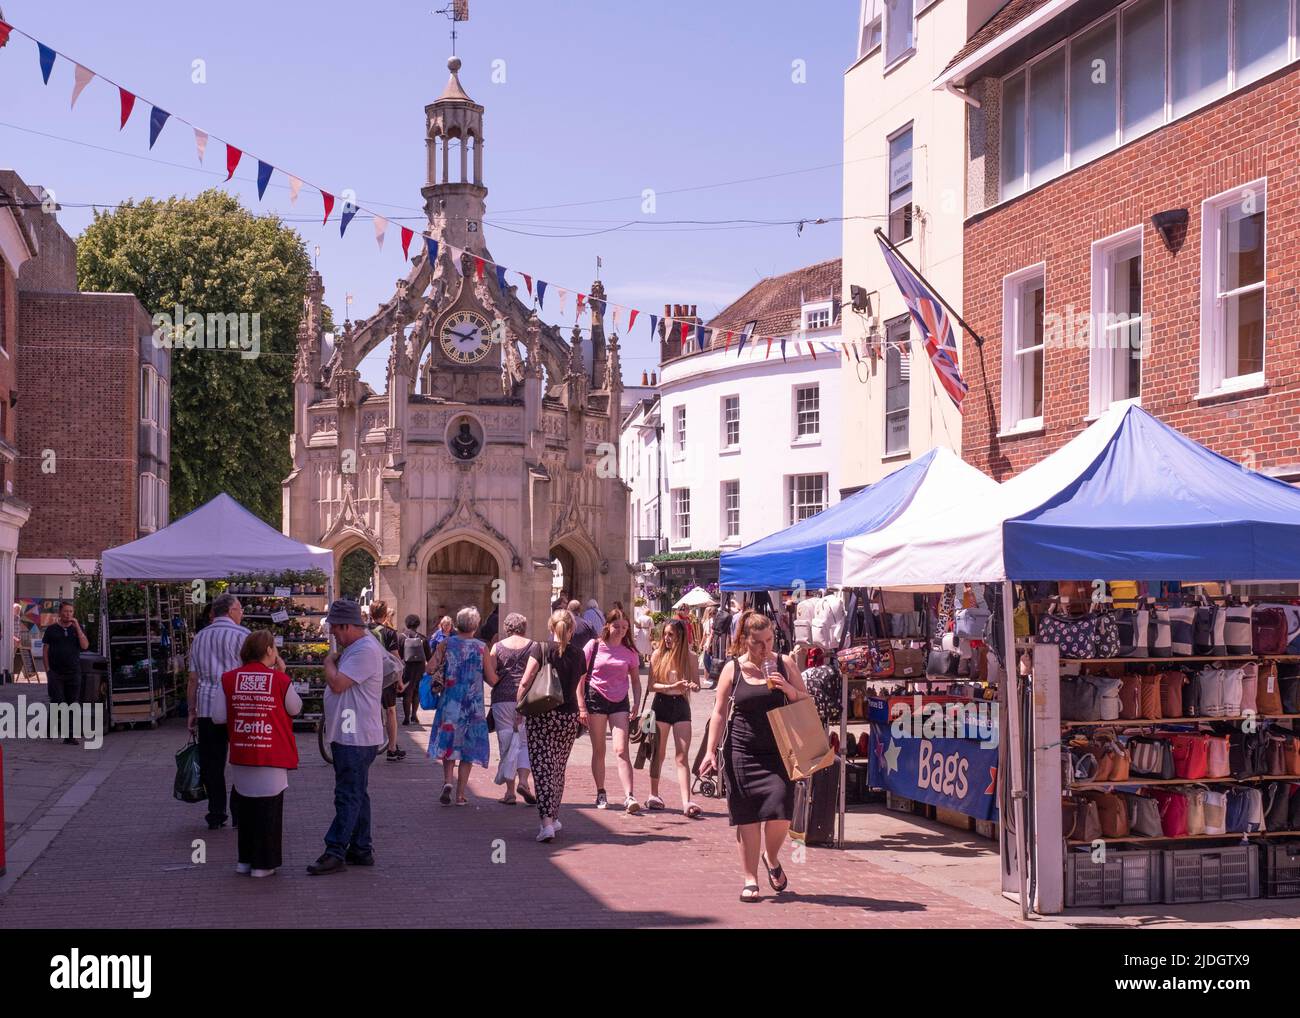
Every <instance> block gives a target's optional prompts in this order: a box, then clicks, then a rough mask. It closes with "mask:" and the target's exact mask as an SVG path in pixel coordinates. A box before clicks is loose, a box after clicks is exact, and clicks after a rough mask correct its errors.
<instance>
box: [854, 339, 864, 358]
mask: <svg viewBox="0 0 1300 1018" xmlns="http://www.w3.org/2000/svg"><path fill="white" fill-rule="evenodd" d="M853 360H854V361H855V362H858V363H860V362H861V361H862V356H861V355H860V354H859V353H858V341H857V340H856V339H855V340H854V341H853Z"/></svg>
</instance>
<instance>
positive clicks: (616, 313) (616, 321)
mask: <svg viewBox="0 0 1300 1018" xmlns="http://www.w3.org/2000/svg"><path fill="white" fill-rule="evenodd" d="M611 317H612V318H613V325H614V331H615V332H618V305H617V304H615V305H614V314H613V315H612V316H611Z"/></svg>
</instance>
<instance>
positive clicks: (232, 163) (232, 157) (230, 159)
mask: <svg viewBox="0 0 1300 1018" xmlns="http://www.w3.org/2000/svg"><path fill="white" fill-rule="evenodd" d="M243 158H244V153H243V152H242V151H240V150H239V149H237V148H235V146H234V145H232V144H230V142H226V179H227V180H229V179H230V178H231V177H233V176H234V175H235V167H236V166H238V165H239V160H241V159H243Z"/></svg>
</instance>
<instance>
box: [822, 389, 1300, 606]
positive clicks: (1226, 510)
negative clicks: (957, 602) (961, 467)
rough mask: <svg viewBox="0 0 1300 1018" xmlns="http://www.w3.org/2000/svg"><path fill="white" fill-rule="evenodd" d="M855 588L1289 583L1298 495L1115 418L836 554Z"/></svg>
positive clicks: (1299, 526) (1155, 425)
mask: <svg viewBox="0 0 1300 1018" xmlns="http://www.w3.org/2000/svg"><path fill="white" fill-rule="evenodd" d="M835 550H837V551H838V556H835V561H836V564H837V566H838V569H837V570H836V575H837V577H838V579H840V581H841V582H843V583H844V584H847V585H861V586H922V585H931V584H936V583H958V582H962V581H969V582H993V581H997V580H1003V579H1006V578H1008V577H1010V578H1011V579H1015V580H1060V579H1067V580H1088V579H1101V580H1167V579H1186V580H1216V579H1225V580H1274V581H1284V580H1294V579H1295V578H1296V577H1300V490H1297V489H1295V488H1292V487H1291V486H1290V485H1287V484H1284V483H1283V482H1281V481H1277V480H1274V479H1273V478H1271V477H1266V476H1264V475H1263V474H1259V473H1256V472H1254V471H1252V470H1247V469H1246V468H1244V467H1243V466H1241V465H1240V464H1237V463H1234V462H1233V461H1232V460H1229V459H1227V458H1225V457H1223V456H1220V455H1219V454H1218V453H1215V452H1212V451H1211V450H1209V449H1207V448H1205V447H1204V446H1203V445H1200V444H1199V443H1197V442H1194V441H1192V440H1191V439H1189V438H1187V437H1186V436H1185V435H1183V434H1181V433H1180V432H1178V431H1176V430H1175V429H1173V428H1171V427H1170V426H1169V425H1167V424H1165V423H1164V422H1163V421H1161V420H1159V419H1157V418H1155V417H1152V416H1151V415H1150V414H1149V413H1147V412H1146V411H1145V410H1143V409H1141V408H1140V407H1137V406H1124V407H1116V408H1113V409H1111V410H1109V411H1107V412H1106V413H1105V414H1103V415H1102V416H1101V418H1099V419H1098V420H1097V421H1096V422H1095V423H1094V424H1093V425H1092V426H1091V427H1089V428H1087V429H1086V430H1084V431H1083V432H1082V433H1081V434H1079V435H1078V436H1076V437H1075V438H1074V439H1073V440H1072V441H1070V442H1068V443H1067V444H1066V445H1064V446H1062V447H1061V448H1060V449H1058V450H1057V451H1056V452H1054V453H1052V454H1051V455H1050V456H1048V457H1046V458H1045V459H1043V460H1042V461H1040V462H1039V463H1037V464H1035V465H1034V466H1032V467H1030V468H1029V469H1028V470H1026V471H1025V472H1024V473H1022V474H1019V475H1017V476H1016V477H1013V478H1011V479H1010V480H1009V481H1007V482H1006V483H1004V484H1002V485H1000V486H999V487H998V488H997V489H995V491H993V492H992V493H991V494H990V495H989V497H987V498H981V499H978V500H971V499H958V500H955V501H954V503H953V505H952V506H951V507H950V508H949V509H948V510H946V511H945V512H943V513H940V514H937V515H934V516H931V517H930V518H929V519H924V518H922V519H918V518H916V515H915V514H911V513H909V514H908V516H907V518H906V519H902V520H899V521H896V523H895V524H893V525H891V526H889V527H887V528H885V529H883V530H879V531H876V532H874V533H871V534H867V535H865V536H861V537H856V538H850V539H848V540H846V541H844V542H843V544H842V546H840V547H838V548H837V549H835Z"/></svg>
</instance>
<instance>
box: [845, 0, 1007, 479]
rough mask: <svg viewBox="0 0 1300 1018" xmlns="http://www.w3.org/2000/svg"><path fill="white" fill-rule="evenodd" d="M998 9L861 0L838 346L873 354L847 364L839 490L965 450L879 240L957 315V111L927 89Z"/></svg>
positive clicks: (849, 74) (936, 0) (960, 171)
mask: <svg viewBox="0 0 1300 1018" xmlns="http://www.w3.org/2000/svg"><path fill="white" fill-rule="evenodd" d="M1002 5H1003V0H862V2H861V8H860V12H859V20H858V24H857V30H856V32H855V43H856V59H855V61H854V63H853V64H852V65H851V66H850V67H849V68H848V70H847V71H846V72H845V75H844V216H845V222H844V257H843V263H844V284H843V285H844V292H843V295H844V301H845V304H846V308H845V316H844V317H845V324H844V336H845V339H846V340H847V341H849V342H854V343H857V344H858V346H859V348H860V349H862V348H864V347H866V348H869V349H870V350H871V354H870V356H868V357H867V358H866V359H864V360H862V361H857V360H850V361H848V362H846V363H845V365H844V367H843V399H844V407H845V415H844V422H843V423H844V429H845V440H844V442H843V443H842V444H841V448H840V453H841V471H842V478H843V486H844V488H845V489H846V490H850V491H851V490H856V489H857V488H860V487H862V486H863V485H866V484H870V483H873V482H874V481H878V480H879V479H880V478H882V477H884V476H886V475H887V474H889V473H892V472H893V471H894V470H896V469H898V468H899V467H900V466H904V465H906V464H907V463H909V462H910V461H911V460H912V459H913V458H915V457H917V456H920V455H923V454H924V453H926V452H928V451H929V450H930V449H931V448H933V447H934V446H936V445H943V446H947V447H949V448H951V449H953V450H954V451H957V452H960V451H961V414H960V413H959V412H958V411H957V409H956V407H955V406H954V405H953V403H952V401H951V400H950V399H949V398H948V396H947V395H946V394H945V393H944V391H943V389H942V387H941V386H940V385H939V382H938V378H937V376H936V374H935V371H934V368H933V366H932V365H931V364H930V362H929V360H928V359H927V358H926V355H925V351H924V350H923V349H922V347H921V344H920V343H919V342H918V340H919V338H920V337H919V333H918V330H917V329H916V327H915V325H914V324H913V323H912V322H911V321H910V320H909V318H908V315H907V308H906V306H905V305H904V304H903V298H902V296H901V295H900V294H899V292H898V288H897V286H896V285H895V284H894V280H893V277H892V276H891V275H890V274H889V270H888V269H887V268H886V266H885V262H884V259H883V258H882V257H881V252H880V244H879V242H878V241H877V239H876V237H875V234H874V230H875V228H876V227H880V229H881V230H882V231H884V232H885V233H886V234H887V235H888V237H889V238H890V240H891V241H892V242H893V243H894V244H895V245H897V247H898V249H899V251H900V252H901V253H902V255H903V257H904V258H906V259H907V260H908V261H909V262H911V263H912V264H913V265H914V266H916V267H917V269H919V270H920V272H921V273H922V274H923V275H924V276H925V277H926V278H927V279H928V280H929V281H930V282H931V283H932V284H933V285H934V286H935V288H936V289H937V290H938V291H939V293H940V294H941V295H942V296H943V297H944V299H946V300H947V301H948V302H949V303H950V304H951V305H952V306H953V307H954V308H956V309H957V310H958V311H959V312H960V311H961V297H962V229H963V216H964V210H965V193H966V191H965V158H966V153H965V148H964V130H965V127H964V125H965V104H964V102H963V100H962V98H961V97H959V96H958V95H956V94H954V93H952V92H947V91H942V90H940V91H936V89H935V86H934V83H935V79H936V78H938V77H939V76H940V75H941V74H942V72H943V70H944V68H945V67H946V66H947V65H948V63H949V61H950V60H952V58H953V57H954V56H955V55H956V54H957V52H958V50H960V49H961V48H962V46H964V45H965V43H966V40H967V38H969V36H970V35H971V34H972V33H973V32H974V31H975V30H976V29H978V28H979V27H980V26H981V25H982V24H983V23H984V22H986V21H987V20H988V19H989V18H991V17H992V16H993V15H994V14H995V13H997V11H998V9H999V8H1000V7H1001V6H1002ZM854 286H858V287H861V289H862V291H863V293H864V294H865V295H866V296H867V297H868V298H869V300H870V312H869V313H855V312H854V310H853V308H852V306H851V304H852V292H851V288H852V287H854ZM954 327H955V324H954ZM957 345H958V346H959V347H960V346H961V337H960V336H958V337H957ZM904 348H906V349H907V350H908V351H909V353H910V357H905V356H904V355H903V350H904ZM962 370H963V373H966V374H969V372H970V370H971V368H970V367H969V366H968V365H962Z"/></svg>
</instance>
